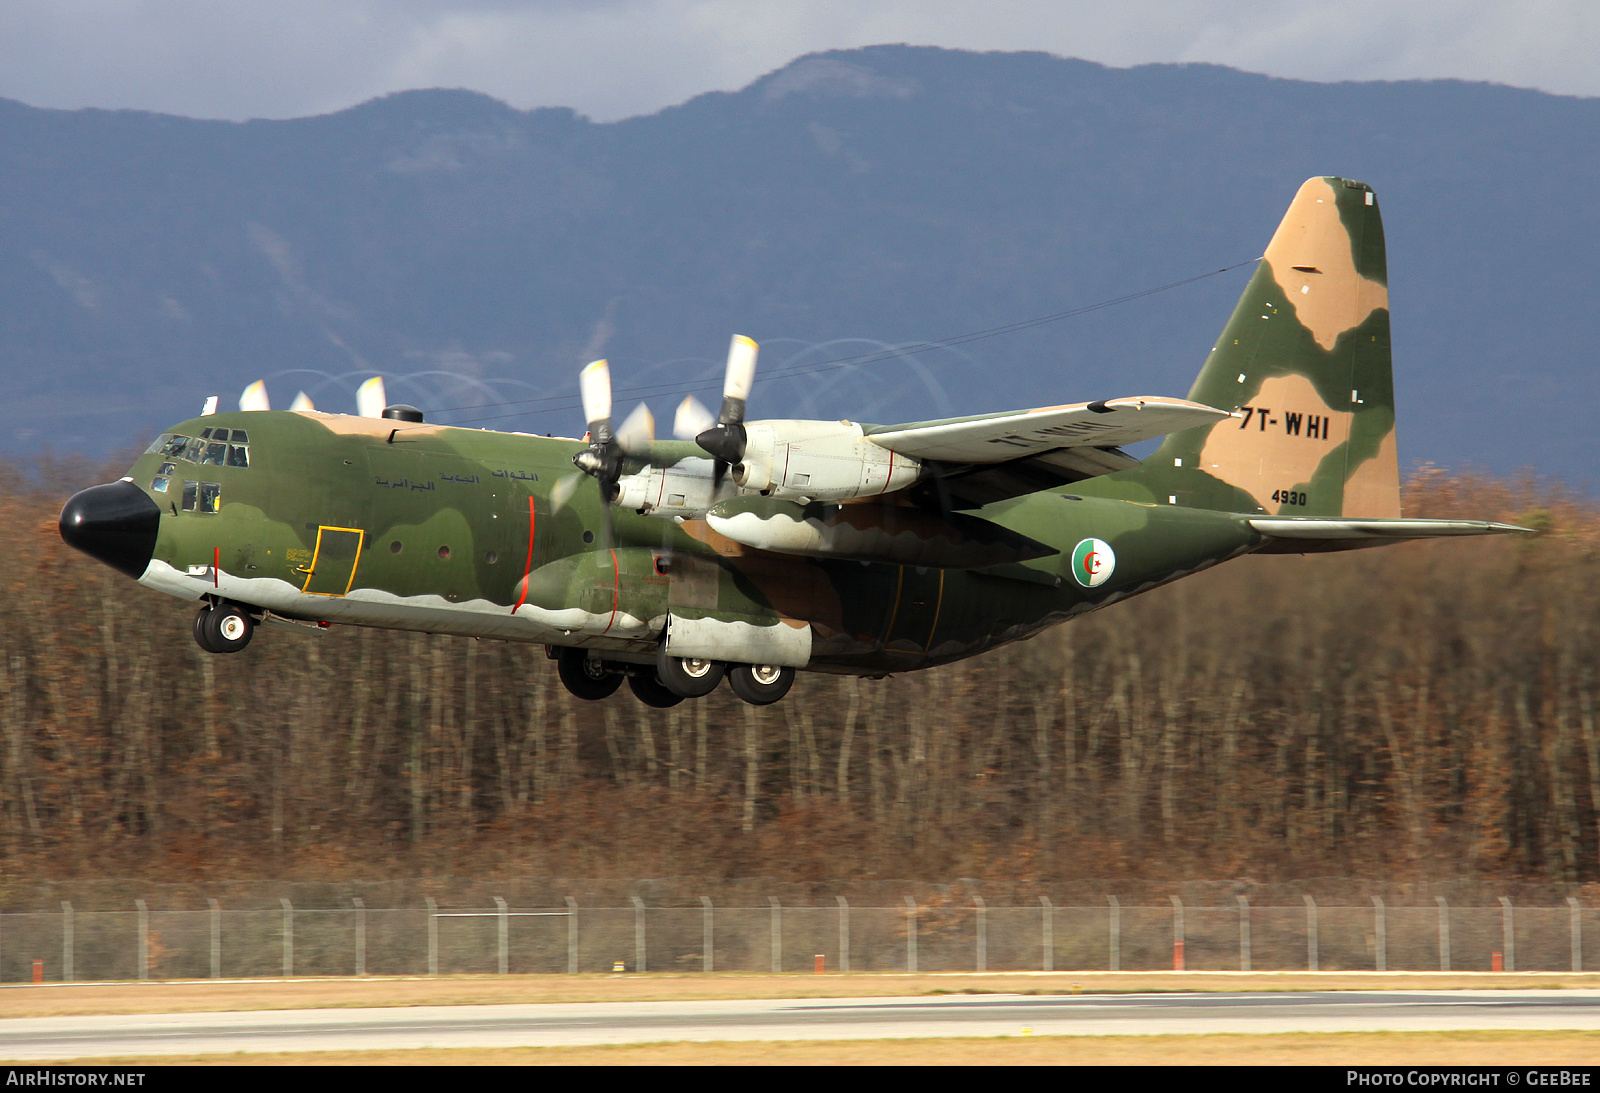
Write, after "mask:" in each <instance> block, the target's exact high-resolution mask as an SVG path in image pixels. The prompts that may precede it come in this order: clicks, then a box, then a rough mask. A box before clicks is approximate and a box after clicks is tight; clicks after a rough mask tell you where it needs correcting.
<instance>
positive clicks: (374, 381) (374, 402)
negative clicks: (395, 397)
mask: <svg viewBox="0 0 1600 1093" xmlns="http://www.w3.org/2000/svg"><path fill="white" fill-rule="evenodd" d="M387 405H389V400H388V398H387V397H386V396H385V395H384V393H383V377H382V376H373V377H372V378H371V379H369V380H367V381H366V382H365V383H363V384H362V385H361V386H360V387H357V388H356V414H357V416H359V417H382V416H383V408H384V407H385V406H387Z"/></svg>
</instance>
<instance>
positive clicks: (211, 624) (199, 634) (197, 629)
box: [194, 603, 256, 653]
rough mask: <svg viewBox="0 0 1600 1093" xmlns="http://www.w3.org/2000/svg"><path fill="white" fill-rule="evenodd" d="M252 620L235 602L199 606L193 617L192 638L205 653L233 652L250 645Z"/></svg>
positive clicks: (248, 613) (252, 630)
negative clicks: (213, 605)
mask: <svg viewBox="0 0 1600 1093" xmlns="http://www.w3.org/2000/svg"><path fill="white" fill-rule="evenodd" d="M255 631H256V620H255V619H253V618H251V617H250V612H248V611H246V610H245V609H244V608H242V607H240V606H238V605H237V604H231V603H224V604H218V605H217V606H216V607H202V608H201V609H200V611H199V613H197V614H196V615H195V617H194V640H195V644H196V645H198V646H200V648H202V649H204V650H205V651H206V652H208V653H237V652H239V650H241V649H243V648H244V647H245V646H246V645H249V644H250V638H251V637H252V636H254V634H255Z"/></svg>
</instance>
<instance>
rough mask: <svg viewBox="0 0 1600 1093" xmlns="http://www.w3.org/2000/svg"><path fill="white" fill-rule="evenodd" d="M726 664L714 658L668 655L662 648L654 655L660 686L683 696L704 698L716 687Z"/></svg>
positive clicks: (720, 680) (725, 668)
mask: <svg viewBox="0 0 1600 1093" xmlns="http://www.w3.org/2000/svg"><path fill="white" fill-rule="evenodd" d="M726 670H727V665H725V664H723V663H722V662H721V661H716V660H696V659H693V658H688V657H669V656H667V652H666V649H665V648H663V649H662V650H661V652H660V653H659V654H658V655H657V656H656V678H657V679H659V680H660V681H661V684H662V686H664V687H666V689H667V690H669V691H671V692H672V693H673V694H675V695H681V696H682V697H684V698H704V697H705V696H706V695H708V694H710V693H711V692H712V691H714V690H716V689H717V684H719V683H721V682H722V675H723V673H724V672H725V671H726Z"/></svg>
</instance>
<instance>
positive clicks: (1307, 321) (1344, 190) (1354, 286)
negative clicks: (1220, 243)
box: [1128, 178, 1400, 517]
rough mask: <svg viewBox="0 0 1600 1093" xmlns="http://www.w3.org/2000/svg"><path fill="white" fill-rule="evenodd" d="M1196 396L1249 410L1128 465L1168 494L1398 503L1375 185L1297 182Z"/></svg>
mask: <svg viewBox="0 0 1600 1093" xmlns="http://www.w3.org/2000/svg"><path fill="white" fill-rule="evenodd" d="M1189 397H1190V398H1191V399H1193V400H1194V401H1196V402H1204V403H1207V404H1209V405H1211V406H1216V407H1219V408H1222V409H1235V408H1236V409H1238V410H1239V411H1240V414H1241V416H1240V417H1239V418H1237V419H1235V420H1231V421H1221V422H1218V423H1216V424H1215V425H1208V426H1202V427H1200V428H1196V429H1189V430H1186V431H1184V432H1181V433H1175V434H1174V435H1172V436H1170V437H1168V438H1167V440H1166V442H1165V443H1164V444H1163V445H1162V446H1161V447H1160V448H1159V449H1158V450H1157V451H1156V453H1155V454H1154V455H1152V456H1151V457H1150V458H1149V459H1147V460H1145V464H1144V466H1143V467H1141V468H1140V469H1139V470H1137V471H1131V472H1128V473H1129V475H1130V476H1134V477H1142V476H1144V475H1148V476H1150V481H1149V483H1148V484H1149V485H1150V486H1151V488H1152V489H1153V490H1154V491H1155V492H1157V493H1161V494H1165V495H1166V496H1164V497H1162V498H1161V500H1163V501H1166V500H1169V499H1171V500H1172V501H1173V502H1174V503H1177V504H1182V505H1191V506H1195V507H1199V508H1215V509H1223V510H1226V511H1231V512H1257V511H1261V512H1267V513H1270V514H1273V515H1283V516H1346V517H1350V516H1367V517H1376V516H1399V515H1400V476H1399V465H1398V460H1397V457H1396V453H1395V435H1394V426H1395V420H1394V381H1393V374H1392V367H1391V363H1390V356H1389V289H1388V271H1387V263H1386V260H1385V256H1384V244H1383V220H1382V218H1381V217H1380V215H1379V213H1378V205H1377V200H1376V197H1375V195H1374V194H1373V192H1372V188H1371V187H1369V186H1367V185H1366V184H1365V183H1362V182H1354V181H1351V180H1349V179H1343V178H1313V179H1309V180H1308V181H1307V182H1306V183H1305V184H1304V185H1302V186H1301V187H1300V192H1299V193H1297V194H1296V195H1295V199H1294V202H1293V203H1292V204H1291V205H1290V206H1289V211H1288V212H1287V213H1286V214H1285V215H1284V218H1283V222H1282V223H1281V224H1279V225H1278V230H1277V232H1276V233H1275V234H1274V235H1273V237H1272V242H1271V243H1270V244H1268V246H1267V250H1266V254H1265V255H1264V256H1263V258H1262V260H1261V264H1260V265H1259V266H1258V267H1257V269H1256V272H1255V276H1253V277H1252V278H1251V279H1250V284H1249V285H1248V286H1247V287H1246V288H1245V291H1244V295H1243V296H1241V297H1240V298H1239V304H1238V306H1237V307H1235V308H1234V312H1233V317H1232V318H1231V319H1229V320H1228V325H1227V326H1226V327H1225V328H1224V329H1223V331H1222V336H1221V337H1220V338H1218V339H1217V344H1216V347H1215V348H1214V349H1212V351H1211V355H1210V356H1209V357H1207V358H1206V363H1205V367H1204V368H1202V369H1201V371H1200V375H1199V378H1198V379H1196V380H1195V384H1194V387H1193V389H1191V390H1190V392H1189ZM1157 487H1159V488H1157Z"/></svg>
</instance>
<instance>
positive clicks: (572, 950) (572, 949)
mask: <svg viewBox="0 0 1600 1093" xmlns="http://www.w3.org/2000/svg"><path fill="white" fill-rule="evenodd" d="M567 974H568V975H577V974H578V901H577V900H575V899H573V898H572V897H571V896H568V897H567Z"/></svg>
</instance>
